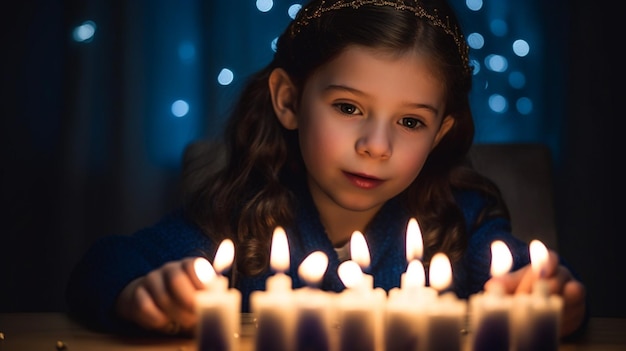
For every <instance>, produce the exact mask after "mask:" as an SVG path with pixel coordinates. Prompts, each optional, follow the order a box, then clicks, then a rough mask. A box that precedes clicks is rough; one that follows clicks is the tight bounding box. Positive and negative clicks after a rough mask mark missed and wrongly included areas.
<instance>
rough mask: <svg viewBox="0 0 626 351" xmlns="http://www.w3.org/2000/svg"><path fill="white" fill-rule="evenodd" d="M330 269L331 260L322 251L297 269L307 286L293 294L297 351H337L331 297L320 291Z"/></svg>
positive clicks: (306, 259)
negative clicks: (335, 349)
mask: <svg viewBox="0 0 626 351" xmlns="http://www.w3.org/2000/svg"><path fill="white" fill-rule="evenodd" d="M327 268H328V257H327V256H326V254H325V253H323V252H322V251H315V252H312V253H311V254H309V255H308V256H307V257H306V258H305V259H304V261H302V263H301V264H300V266H299V267H298V275H299V276H300V277H301V278H302V279H303V280H304V281H305V282H306V283H307V286H305V287H303V288H300V289H297V290H295V291H294V297H295V314H296V323H295V336H294V338H295V340H294V344H295V350H316V351H327V350H334V346H333V344H334V340H333V338H332V335H333V334H332V333H331V323H332V320H331V318H332V315H331V313H332V305H331V303H332V299H331V295H330V294H329V293H326V292H324V291H322V290H320V289H318V288H317V286H318V285H319V284H320V282H321V281H322V279H323V277H324V274H325V273H326V269H327Z"/></svg>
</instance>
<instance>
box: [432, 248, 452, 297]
mask: <svg viewBox="0 0 626 351" xmlns="http://www.w3.org/2000/svg"><path fill="white" fill-rule="evenodd" d="M428 277H429V278H430V286H432V287H433V288H435V289H436V290H438V291H443V290H445V289H446V288H447V287H448V286H450V283H452V266H451V265H450V260H449V259H448V256H446V254H444V253H442V252H438V253H436V254H435V255H434V256H433V258H432V259H431V260H430V271H429V272H428Z"/></svg>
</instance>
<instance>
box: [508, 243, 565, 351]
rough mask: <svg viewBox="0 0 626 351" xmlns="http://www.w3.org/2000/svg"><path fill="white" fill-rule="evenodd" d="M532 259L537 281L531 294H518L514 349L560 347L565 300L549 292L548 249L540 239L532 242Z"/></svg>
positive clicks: (528, 349)
mask: <svg viewBox="0 0 626 351" xmlns="http://www.w3.org/2000/svg"><path fill="white" fill-rule="evenodd" d="M530 260H531V266H532V270H533V272H534V274H535V276H536V279H537V280H536V281H535V284H534V285H533V291H532V293H531V294H517V295H516V296H515V310H514V311H515V312H514V313H515V315H514V333H513V337H514V348H515V350H517V351H530V350H557V349H558V346H559V327H560V323H561V311H562V308H563V299H562V298H561V297H560V296H558V295H550V293H549V290H548V286H547V282H546V280H545V274H546V264H547V263H548V249H547V248H546V247H545V245H544V244H543V243H542V242H541V241H539V240H533V241H531V243H530Z"/></svg>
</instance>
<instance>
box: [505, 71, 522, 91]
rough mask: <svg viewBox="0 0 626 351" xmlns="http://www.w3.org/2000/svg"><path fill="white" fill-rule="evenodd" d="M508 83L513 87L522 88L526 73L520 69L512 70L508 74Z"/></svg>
mask: <svg viewBox="0 0 626 351" xmlns="http://www.w3.org/2000/svg"><path fill="white" fill-rule="evenodd" d="M509 84H510V85H511V87H513V88H515V89H522V88H524V87H525V86H526V75H525V74H524V73H522V72H520V71H513V72H511V73H510V74H509Z"/></svg>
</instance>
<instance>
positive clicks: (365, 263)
mask: <svg viewBox="0 0 626 351" xmlns="http://www.w3.org/2000/svg"><path fill="white" fill-rule="evenodd" d="M350 258H351V259H352V261H354V262H356V263H357V264H358V265H359V267H361V271H363V279H365V284H366V285H367V286H369V287H371V288H372V289H373V288H374V276H372V275H371V274H367V273H366V272H367V271H368V270H369V268H370V262H371V259H370V251H369V247H368V246H367V241H366V240H365V236H364V235H363V233H361V232H360V231H358V230H356V231H354V232H353V233H352V236H351V237H350Z"/></svg>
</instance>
